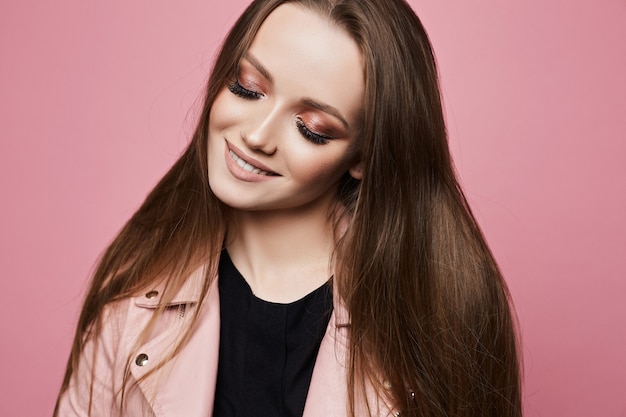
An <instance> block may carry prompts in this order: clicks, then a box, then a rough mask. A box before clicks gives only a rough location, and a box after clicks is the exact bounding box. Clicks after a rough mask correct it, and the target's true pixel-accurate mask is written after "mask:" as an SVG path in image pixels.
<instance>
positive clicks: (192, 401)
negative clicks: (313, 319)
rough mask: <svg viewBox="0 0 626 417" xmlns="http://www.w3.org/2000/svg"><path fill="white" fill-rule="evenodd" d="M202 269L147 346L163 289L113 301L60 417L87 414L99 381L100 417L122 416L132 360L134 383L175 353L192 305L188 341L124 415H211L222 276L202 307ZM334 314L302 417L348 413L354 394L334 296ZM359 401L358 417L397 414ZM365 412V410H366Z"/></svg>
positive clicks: (131, 397)
mask: <svg viewBox="0 0 626 417" xmlns="http://www.w3.org/2000/svg"><path fill="white" fill-rule="evenodd" d="M202 277H203V271H202V269H200V270H198V271H196V272H195V273H194V274H193V275H192V276H191V277H190V278H189V279H188V280H187V282H186V284H185V285H184V286H183V288H181V290H180V291H179V292H178V294H177V296H176V297H175V299H174V300H173V301H172V303H171V304H170V306H169V307H168V309H167V310H166V311H165V312H164V314H163V316H162V318H161V319H160V320H159V322H158V323H157V326H156V328H155V330H154V331H153V332H152V334H151V337H150V339H149V341H148V342H147V343H145V344H144V345H143V346H141V347H140V349H139V350H138V351H137V350H135V351H134V352H133V349H134V347H135V346H134V345H135V342H136V339H137V337H138V332H139V331H140V330H141V329H143V328H144V327H145V326H146V324H147V323H148V321H149V320H150V317H151V315H152V312H153V311H154V309H156V308H157V306H158V305H159V302H160V293H159V290H158V288H156V289H155V290H153V291H149V292H147V293H146V294H145V295H142V296H139V297H134V298H129V299H125V300H122V301H119V302H116V303H113V304H111V305H110V306H109V307H107V309H106V310H105V312H104V323H105V326H104V329H103V332H102V334H101V336H100V337H99V338H97V339H95V340H93V339H92V340H90V341H88V342H87V344H86V346H85V350H84V353H83V355H82V358H81V361H80V365H79V368H78V370H77V372H75V374H74V377H73V378H72V381H71V383H70V386H69V388H68V390H67V391H66V392H65V393H64V394H63V396H62V397H61V399H60V403H59V416H60V417H70V416H72V417H74V416H80V417H86V416H87V415H88V413H87V407H88V404H89V386H90V381H91V378H92V375H93V377H94V378H95V379H94V389H93V398H92V413H91V415H92V416H94V417H112V416H119V415H121V414H120V400H119V395H117V394H118V393H119V391H120V389H121V381H122V376H123V374H124V370H125V368H126V366H127V359H128V357H129V356H130V354H131V353H132V354H133V355H134V356H133V357H134V359H133V360H132V362H131V363H130V372H131V375H132V378H131V380H130V381H129V383H130V384H131V386H132V385H134V382H135V381H136V380H139V378H140V377H142V376H143V375H145V374H146V373H148V372H149V371H150V370H151V369H152V366H153V365H154V364H156V363H158V362H159V360H160V358H162V357H164V355H167V354H168V353H169V352H170V349H171V347H172V343H173V342H174V341H175V340H176V339H177V337H179V335H180V331H181V329H183V328H184V324H185V323H187V321H188V320H189V319H190V318H191V317H192V314H191V313H192V309H193V308H200V307H201V310H200V313H199V314H200V316H199V318H198V322H197V323H196V325H195V327H194V329H193V332H192V334H191V337H190V339H189V341H188V342H187V343H186V344H185V345H184V347H183V349H182V350H181V351H180V352H179V353H178V354H177V355H176V357H175V358H174V359H173V360H171V361H169V362H168V363H167V364H166V365H165V366H164V367H162V368H161V369H159V370H157V371H156V372H154V373H152V374H151V375H149V376H148V377H146V378H145V379H143V380H141V381H140V382H139V383H138V385H137V387H136V388H134V389H131V390H130V392H128V394H127V398H126V399H125V401H126V406H125V408H124V410H123V415H124V416H158V417H211V415H212V413H213V398H214V395H215V381H216V377H217V364H218V351H219V333H220V330H219V329H220V308H219V294H218V289H217V279H216V280H214V282H213V284H212V286H211V288H210V290H209V293H208V294H207V296H206V298H205V300H204V302H203V304H202V305H201V306H199V305H198V299H199V295H200V285H199V284H200V282H201V280H202ZM334 304H335V306H334V311H333V314H332V316H331V318H330V322H329V324H328V328H327V330H326V334H325V336H324V338H323V340H322V344H321V347H320V350H319V353H318V356H317V361H316V363H315V368H314V370H313V377H312V379H311V385H310V387H309V392H308V395H307V399H306V405H305V407H304V414H303V417H345V416H347V415H348V411H347V410H348V394H347V373H346V371H347V368H346V365H345V363H346V358H347V342H348V339H347V332H348V328H347V324H348V317H347V314H346V310H345V308H344V307H343V306H342V305H341V304H340V303H338V302H337V300H336V299H335V303H334ZM369 392H370V394H368V395H367V400H366V401H365V400H364V401H361V402H360V404H358V409H357V416H359V417H360V416H365V415H368V414H367V412H366V411H365V410H366V409H365V408H363V407H366V405H365V404H366V402H367V404H369V408H370V410H371V412H372V416H379V417H382V416H397V415H399V414H397V413H395V412H394V411H392V410H391V409H390V408H389V407H388V406H387V405H386V404H385V402H384V401H382V400H381V399H379V398H377V397H376V396H374V395H371V392H372V390H371V389H370V390H369ZM359 410H360V411H359Z"/></svg>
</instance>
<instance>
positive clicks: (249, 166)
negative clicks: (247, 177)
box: [226, 141, 279, 177]
mask: <svg viewBox="0 0 626 417" xmlns="http://www.w3.org/2000/svg"><path fill="white" fill-rule="evenodd" d="M226 148H227V151H228V155H229V157H230V159H232V160H233V161H234V162H235V163H236V164H237V166H239V167H240V168H241V169H242V170H244V171H246V172H249V173H251V174H257V175H263V176H268V177H275V176H279V174H277V173H275V172H274V171H272V170H270V169H269V168H268V167H266V166H265V165H263V164H262V163H260V162H259V161H256V160H254V159H252V158H250V157H248V156H247V155H245V154H244V153H243V152H242V151H241V150H240V149H239V148H237V147H236V146H235V145H233V144H232V143H230V142H228V141H226Z"/></svg>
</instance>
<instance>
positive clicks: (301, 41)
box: [249, 3, 364, 116]
mask: <svg viewBox="0 0 626 417" xmlns="http://www.w3.org/2000/svg"><path fill="white" fill-rule="evenodd" d="M249 53H250V54H251V55H253V56H254V57H255V58H256V59H258V61H259V62H260V63H261V64H262V65H263V66H264V67H265V69H267V70H268V72H269V73H270V75H271V76H272V80H273V82H274V83H275V87H276V89H277V90H278V91H277V92H280V93H285V94H288V95H299V96H303V97H311V98H314V99H316V100H319V101H322V102H325V103H328V104H330V105H332V106H335V107H337V108H339V109H340V111H342V112H345V113H347V114H348V116H350V113H355V112H357V111H358V110H359V109H360V107H361V103H362V99H363V91H364V76H363V63H362V55H361V51H360V49H359V46H358V45H357V44H356V42H355V41H354V40H353V39H352V38H351V37H350V36H349V35H348V34H347V33H346V32H345V31H344V30H342V29H340V28H339V27H338V26H337V25H336V24H335V23H334V22H332V21H331V20H330V19H329V18H327V17H325V16H322V15H320V14H319V13H318V12H316V11H313V10H310V9H308V8H305V7H303V6H300V5H295V4H290V3H287V4H283V5H281V6H279V7H278V8H276V9H275V10H274V11H273V12H272V13H271V14H270V15H269V16H268V17H267V19H266V20H265V21H264V22H263V24H262V25H261V27H260V29H259V31H258V33H257V34H256V36H255V37H254V39H253V41H252V44H251V46H250V49H249Z"/></svg>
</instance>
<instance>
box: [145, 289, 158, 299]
mask: <svg viewBox="0 0 626 417" xmlns="http://www.w3.org/2000/svg"><path fill="white" fill-rule="evenodd" d="M157 295H159V292H158V291H157V290H152V291H149V292H147V293H146V298H154V297H156V296H157Z"/></svg>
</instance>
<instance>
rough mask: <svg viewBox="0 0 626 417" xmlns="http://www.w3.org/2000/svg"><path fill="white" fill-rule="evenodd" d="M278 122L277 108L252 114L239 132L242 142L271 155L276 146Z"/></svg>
mask: <svg viewBox="0 0 626 417" xmlns="http://www.w3.org/2000/svg"><path fill="white" fill-rule="evenodd" d="M278 122H279V112H278V109H277V108H271V109H268V110H267V111H266V112H260V114H257V115H255V116H252V117H251V118H250V123H249V124H248V126H247V127H246V128H245V129H243V130H242V132H241V136H242V139H243V141H244V143H245V144H246V145H247V146H248V147H249V148H250V149H252V150H258V151H261V152H263V153H265V154H267V155H272V154H273V153H274V152H276V149H277V146H278V140H277V133H278Z"/></svg>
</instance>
